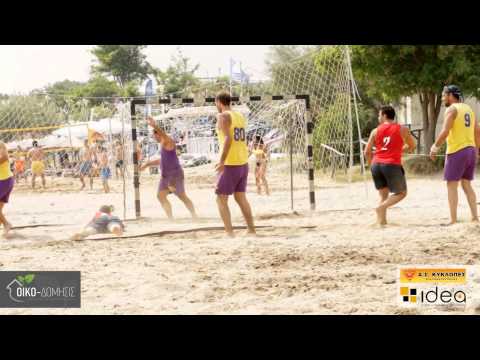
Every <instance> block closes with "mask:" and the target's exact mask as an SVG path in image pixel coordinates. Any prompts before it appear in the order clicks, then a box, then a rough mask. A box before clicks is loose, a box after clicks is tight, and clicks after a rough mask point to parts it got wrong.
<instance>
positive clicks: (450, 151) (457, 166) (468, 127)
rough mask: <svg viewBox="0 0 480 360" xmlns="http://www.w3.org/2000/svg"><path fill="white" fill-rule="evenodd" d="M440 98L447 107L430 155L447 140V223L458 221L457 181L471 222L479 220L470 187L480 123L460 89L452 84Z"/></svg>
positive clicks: (479, 134) (475, 159)
mask: <svg viewBox="0 0 480 360" xmlns="http://www.w3.org/2000/svg"><path fill="white" fill-rule="evenodd" d="M442 101H443V103H444V104H445V106H446V108H447V109H446V110H445V120H444V122H443V129H442V132H441V133H440V135H439V136H438V138H437V140H436V141H435V143H434V144H433V145H432V148H431V149H430V157H431V158H432V160H433V159H435V155H436V154H437V153H438V150H439V148H440V146H442V144H443V143H444V142H445V141H447V157H446V160H445V173H444V179H445V181H446V182H447V188H448V204H449V207H450V223H449V224H448V225H452V224H455V223H456V222H457V207H458V184H459V183H461V184H462V189H463V191H464V192H465V195H466V196H467V200H468V205H469V206H470V211H471V213H472V221H475V222H477V221H478V209H477V197H476V195H475V191H474V190H473V188H472V184H471V182H472V180H473V178H474V174H475V166H476V163H477V153H478V147H479V146H480V125H479V124H478V122H477V120H476V118H475V113H474V112H473V110H472V109H471V108H470V106H468V105H467V104H465V103H463V102H462V93H461V90H460V88H458V86H455V85H449V86H446V87H445V88H444V89H443V93H442Z"/></svg>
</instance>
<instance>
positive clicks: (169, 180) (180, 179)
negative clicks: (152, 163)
mask: <svg viewBox="0 0 480 360" xmlns="http://www.w3.org/2000/svg"><path fill="white" fill-rule="evenodd" d="M172 186H173V187H174V188H175V191H174V193H175V194H176V195H181V194H183V193H185V176H184V174H183V169H178V170H176V171H173V172H172V173H169V174H163V173H162V178H161V179H160V184H159V185H158V191H159V192H160V191H163V190H168V189H169V187H172Z"/></svg>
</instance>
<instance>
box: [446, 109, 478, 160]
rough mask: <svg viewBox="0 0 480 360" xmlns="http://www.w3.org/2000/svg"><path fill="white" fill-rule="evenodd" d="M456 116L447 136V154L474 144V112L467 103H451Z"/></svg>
mask: <svg viewBox="0 0 480 360" xmlns="http://www.w3.org/2000/svg"><path fill="white" fill-rule="evenodd" d="M451 106H454V107H455V109H457V117H456V118H455V120H454V121H453V127H452V129H451V130H450V132H449V134H448V137H447V154H453V153H456V152H457V151H460V150H462V149H465V148H466V147H469V146H475V121H476V119H475V113H474V112H473V110H472V108H471V107H470V106H468V105H467V104H462V103H457V104H452V105H451Z"/></svg>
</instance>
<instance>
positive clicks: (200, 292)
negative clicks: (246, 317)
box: [0, 164, 480, 314]
mask: <svg viewBox="0 0 480 360" xmlns="http://www.w3.org/2000/svg"><path fill="white" fill-rule="evenodd" d="M212 167H213V165H211V164H209V165H205V166H202V167H198V168H192V169H186V177H187V184H186V186H187V192H188V194H189V196H190V197H191V199H192V200H193V202H194V204H195V205H196V207H197V210H198V213H199V216H200V220H199V221H197V222H193V221H192V220H191V219H190V217H189V214H188V212H187V210H186V209H185V208H184V207H183V204H182V203H180V202H179V200H178V199H176V198H175V197H170V200H171V202H172V206H173V212H174V216H175V217H176V219H177V220H176V222H175V223H171V222H169V221H168V220H167V219H166V217H165V215H164V213H163V211H162V209H161V207H160V205H159V203H158V202H157V200H156V198H155V192H156V186H157V182H158V175H157V176H154V175H144V176H143V177H142V180H141V182H142V190H141V199H142V216H143V218H142V219H140V220H132V221H127V232H126V233H125V235H126V236H132V235H141V234H147V233H158V232H162V231H175V230H195V229H197V231H193V232H187V233H182V234H168V235H163V236H159V235H145V236H142V237H137V238H125V239H114V240H112V239H111V240H88V241H84V242H72V241H70V240H69V236H70V235H71V234H72V233H73V232H74V231H76V230H78V229H80V228H81V227H82V226H83V225H84V224H86V223H87V222H88V221H89V219H90V218H91V217H92V216H93V214H94V212H95V211H96V210H97V208H98V207H99V206H100V205H102V204H104V203H105V204H113V205H114V206H115V208H116V213H117V214H118V215H119V216H121V217H123V208H122V204H123V198H122V182H121V181H116V180H113V181H112V187H113V191H112V193H111V194H104V193H102V191H101V188H100V183H99V181H98V179H97V180H96V181H95V185H94V186H95V187H94V191H90V190H84V191H82V192H79V191H78V188H79V182H78V180H77V179H58V178H56V179H53V180H52V179H49V182H48V188H47V190H36V191H32V190H29V189H28V188H27V187H26V186H25V185H23V184H19V185H17V186H16V189H15V190H14V193H13V194H12V196H11V202H10V203H9V204H8V205H7V206H6V215H7V217H8V218H9V220H10V221H11V222H12V223H13V224H14V225H15V226H27V225H46V224H51V225H53V226H50V227H46V226H39V227H35V228H23V229H16V230H14V231H13V234H12V236H11V237H9V238H8V239H4V238H0V270H4V271H6V270H11V271H13V270H14V271H41V270H77V271H78V270H79V271H81V272H82V307H81V308H80V309H0V314H415V313H418V314H430V313H436V314H452V313H455V314H463V313H472V312H473V310H472V309H466V310H465V311H458V310H451V309H445V308H429V309H420V310H406V309H403V308H400V307H399V306H398V305H397V300H396V294H397V289H398V285H397V284H396V282H395V281H396V270H397V265H399V264H425V265H428V264H463V265H475V264H477V263H478V262H479V260H480V226H478V225H474V224H471V223H469V218H470V216H469V210H468V207H467V203H466V200H465V197H464V196H463V195H462V194H461V196H460V206H459V217H460V220H461V222H460V223H459V224H457V225H454V226H451V227H441V226H440V224H441V223H445V222H448V207H447V196H446V189H445V184H444V183H443V182H442V180H441V176H440V175H438V176H432V177H425V178H409V182H408V185H409V196H408V197H407V198H406V200H404V201H403V202H402V203H400V204H399V205H398V206H396V207H395V208H394V209H392V210H391V211H390V212H389V220H390V225H389V226H387V227H386V228H378V227H375V226H372V225H371V224H372V223H373V222H374V220H375V217H374V213H373V210H372V207H373V206H375V204H376V202H377V195H376V193H375V189H374V187H373V184H372V183H371V179H370V177H368V187H367V189H366V188H365V186H364V184H363V183H362V182H357V183H352V184H348V183H340V184H339V183H337V184H335V183H331V182H328V181H324V180H320V179H318V180H317V189H316V197H317V210H316V211H315V212H313V213H310V212H309V211H308V209H309V204H308V189H307V186H306V181H305V180H306V179H305V176H300V175H296V176H295V181H294V184H295V192H294V209H295V211H296V212H295V213H292V211H291V204H290V202H291V199H290V192H289V189H290V177H289V175H288V173H275V174H274V173H272V174H270V180H271V184H272V195H271V196H269V197H267V196H264V195H262V196H259V195H257V194H256V192H255V185H254V182H253V180H254V179H253V176H250V179H249V189H248V191H249V192H248V197H249V200H250V202H251V205H252V208H253V212H254V215H255V221H256V225H258V226H262V227H261V228H259V230H258V237H251V236H245V235H244V232H245V231H244V230H237V231H236V233H237V237H236V238H235V239H228V238H226V237H225V236H224V234H223V231H221V230H209V231H198V229H201V228H212V227H221V226H222V223H221V221H220V219H219V217H218V212H217V208H216V203H215V196H214V194H213V183H214V181H215V177H214V175H213V171H212ZM474 185H475V189H476V191H477V194H479V195H480V185H479V182H478V181H477V182H475V183H474ZM131 187H132V185H131V180H128V182H127V192H128V203H129V204H128V211H127V217H128V218H132V217H133V201H130V200H131V199H133V193H132V191H131ZM87 188H88V186H87ZM367 190H368V197H367V195H366V191H367ZM230 205H231V209H232V216H233V219H234V225H235V226H243V225H244V222H243V219H242V217H241V213H240V211H239V209H238V207H237V206H236V205H235V203H234V201H233V199H231V201H230Z"/></svg>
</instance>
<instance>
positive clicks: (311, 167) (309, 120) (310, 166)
mask: <svg viewBox="0 0 480 360" xmlns="http://www.w3.org/2000/svg"><path fill="white" fill-rule="evenodd" d="M305 105H306V112H305V117H306V119H305V120H306V124H307V159H308V188H309V195H310V210H311V211H314V210H315V182H314V164H313V127H314V124H313V121H312V115H311V113H310V97H309V96H308V95H307V96H306V98H305Z"/></svg>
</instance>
